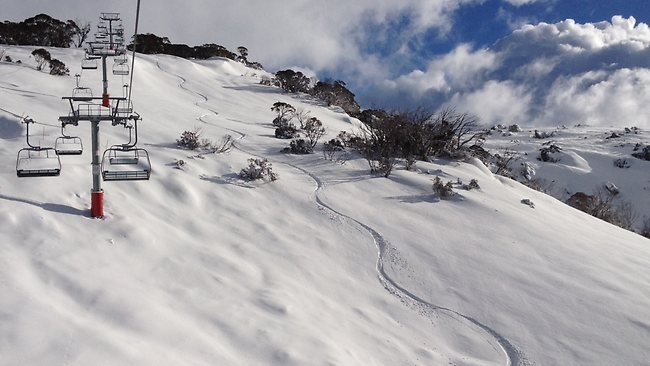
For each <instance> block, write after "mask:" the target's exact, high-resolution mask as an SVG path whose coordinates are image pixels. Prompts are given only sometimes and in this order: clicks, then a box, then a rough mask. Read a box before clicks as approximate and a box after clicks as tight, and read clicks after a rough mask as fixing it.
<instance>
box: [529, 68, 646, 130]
mask: <svg viewBox="0 0 650 366" xmlns="http://www.w3.org/2000/svg"><path fill="white" fill-rule="evenodd" d="M648 105H650V70H648V69H621V70H616V71H615V72H613V73H608V72H605V71H591V72H587V73H584V74H581V75H577V76H572V77H563V78H560V79H558V80H557V81H556V82H555V83H554V84H553V87H552V88H551V89H550V91H549V93H548V95H547V97H546V103H545V106H544V110H545V111H546V113H544V115H543V116H541V117H540V119H541V120H544V121H547V122H549V123H554V124H560V123H566V124H575V123H587V124H591V125H602V126H610V125H612V126H614V125H618V126H637V127H644V128H648V127H650V115H649V114H648Z"/></svg>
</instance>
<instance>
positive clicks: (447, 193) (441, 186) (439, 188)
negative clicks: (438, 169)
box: [433, 177, 454, 199]
mask: <svg viewBox="0 0 650 366" xmlns="http://www.w3.org/2000/svg"><path fill="white" fill-rule="evenodd" d="M433 193H435V194H436V196H438V197H440V198H442V199H446V198H451V197H453V196H454V187H453V184H452V183H451V181H449V182H447V183H446V184H445V183H442V179H440V177H436V178H435V179H434V180H433Z"/></svg>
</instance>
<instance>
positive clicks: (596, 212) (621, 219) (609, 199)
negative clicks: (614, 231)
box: [567, 188, 637, 230]
mask: <svg viewBox="0 0 650 366" xmlns="http://www.w3.org/2000/svg"><path fill="white" fill-rule="evenodd" d="M567 204H568V205H570V206H573V207H575V208H577V209H579V210H581V211H584V212H586V213H588V214H590V215H591V216H594V217H597V218H599V219H601V220H604V221H607V222H609V223H610V224H614V225H616V226H619V227H621V228H623V229H626V230H632V228H633V227H634V223H635V222H636V219H637V215H636V212H635V211H634V208H633V207H632V204H630V203H629V202H618V197H617V196H616V195H615V194H612V193H611V192H610V191H608V190H607V189H606V188H599V189H597V190H596V191H595V192H594V194H593V195H587V194H585V193H582V192H578V193H576V194H574V195H573V196H571V198H569V200H568V201H567Z"/></svg>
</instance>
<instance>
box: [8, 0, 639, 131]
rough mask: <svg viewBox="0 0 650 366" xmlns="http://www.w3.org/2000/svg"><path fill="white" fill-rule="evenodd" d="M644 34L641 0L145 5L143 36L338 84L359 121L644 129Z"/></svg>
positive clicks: (118, 7)
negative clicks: (357, 108) (239, 54)
mask: <svg viewBox="0 0 650 366" xmlns="http://www.w3.org/2000/svg"><path fill="white" fill-rule="evenodd" d="M1 2H2V3H3V4H2V6H1V8H2V9H3V12H2V18H4V19H9V20H14V21H16V20H22V19H24V18H26V17H29V16H33V15H35V14H36V13H41V12H44V13H47V14H50V15H52V16H54V17H57V18H60V19H83V20H94V19H96V18H97V15H98V13H99V12H100V11H118V12H121V13H122V14H123V17H124V19H125V23H126V24H127V25H129V24H130V25H132V24H133V19H134V13H135V1H133V0H117V1H113V2H111V3H112V7H111V8H110V9H106V7H105V6H103V5H102V3H101V2H99V1H97V0H87V1H81V0H68V1H65V2H54V1H44V0H23V1H20V2H18V1H14V0H10V1H9V2H8V3H6V2H7V0H1ZM649 22H650V7H648V6H647V4H646V1H642V0H625V1H623V0H611V1H596V0H566V1H560V0H358V1H354V2H350V1H347V0H345V1H344V0H330V1H327V2H316V1H309V0H284V1H282V2H280V1H262V0H243V1H237V2H232V1H225V0H192V1H189V2H180V1H175V0H159V1H155V2H149V1H147V0H145V1H143V2H142V14H141V24H140V32H141V33H148V32H151V33H155V34H157V35H164V36H167V37H169V38H170V39H171V41H172V42H177V43H188V44H202V43H217V44H222V45H224V46H226V47H228V48H230V49H235V48H236V47H237V46H240V45H243V46H246V47H247V48H248V49H249V51H250V55H249V59H251V60H254V61H259V62H261V63H262V64H263V65H264V66H265V67H266V69H267V70H268V71H271V72H273V71H277V70H280V69H285V68H294V69H298V70H302V71H303V72H305V73H307V74H308V75H313V76H316V77H318V78H319V79H328V78H331V79H342V80H344V81H346V82H347V84H348V86H349V87H350V89H352V91H353V92H355V93H356V94H357V99H358V100H359V101H360V102H361V104H362V106H363V107H366V108H370V107H380V108H386V109H393V110H397V109H400V110H403V109H411V108H418V107H420V108H424V109H426V110H431V111H435V110H438V109H441V108H446V107H454V108H456V109H457V110H459V111H466V112H470V113H473V114H476V115H477V116H478V117H479V118H480V119H481V120H482V121H483V122H485V123H519V124H522V125H530V124H544V125H557V124H577V123H583V124H594V125H621V124H629V125H636V126H639V127H643V126H647V127H650V116H649V115H648V111H647V110H646V108H645V106H646V105H648V104H650V86H648V85H650V84H649V83H648V81H650V57H648V56H650V30H649V29H648V26H647V25H646V24H648V23H649Z"/></svg>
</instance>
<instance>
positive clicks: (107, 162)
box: [101, 145, 151, 181]
mask: <svg viewBox="0 0 650 366" xmlns="http://www.w3.org/2000/svg"><path fill="white" fill-rule="evenodd" d="M101 170H102V178H103V179H104V181H133V180H148V179H149V178H150V176H151V160H150V159H149V153H147V151H146V150H145V149H142V148H136V147H125V146H121V145H117V146H112V147H111V148H109V149H106V151H104V155H103V156H102V164H101Z"/></svg>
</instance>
